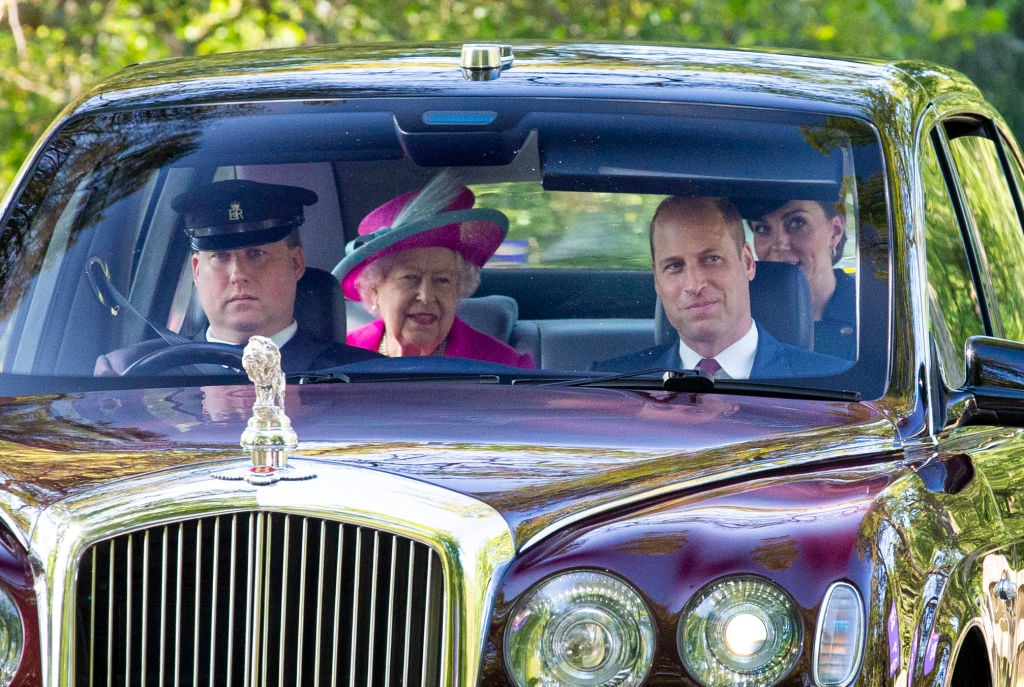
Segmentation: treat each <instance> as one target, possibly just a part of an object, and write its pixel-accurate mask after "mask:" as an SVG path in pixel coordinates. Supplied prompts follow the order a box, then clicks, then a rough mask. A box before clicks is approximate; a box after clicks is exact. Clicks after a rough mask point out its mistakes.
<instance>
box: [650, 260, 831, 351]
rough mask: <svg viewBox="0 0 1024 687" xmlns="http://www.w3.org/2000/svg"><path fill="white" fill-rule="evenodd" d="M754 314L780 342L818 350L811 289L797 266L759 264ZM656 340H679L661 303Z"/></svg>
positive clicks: (752, 289)
mask: <svg viewBox="0 0 1024 687" xmlns="http://www.w3.org/2000/svg"><path fill="white" fill-rule="evenodd" d="M750 314H751V315H752V316H753V318H754V320H755V321H756V322H757V323H758V324H760V325H761V326H762V327H764V328H765V329H767V330H768V333H769V334H771V335H772V336H774V337H775V338H776V339H778V340H779V341H782V342H783V343H788V344H792V345H793V346H797V347H798V348H803V349H805V350H808V351H809V350H812V348H813V347H814V313H813V312H812V310H811V289H810V287H809V286H808V284H807V277H806V276H804V273H803V270H801V269H800V268H799V267H797V266H796V265H790V264H789V263H785V262H765V261H763V260H760V261H758V262H757V270H756V272H755V274H754V278H753V280H751V282H750ZM654 338H655V342H656V343H658V344H662V343H667V342H669V341H675V340H677V339H678V338H679V335H678V333H677V332H676V330H675V328H673V327H672V325H671V324H670V323H669V321H668V318H667V317H665V309H664V307H663V306H662V304H661V299H658V303H657V305H656V306H655V309H654Z"/></svg>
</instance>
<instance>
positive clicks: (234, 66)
mask: <svg viewBox="0 0 1024 687" xmlns="http://www.w3.org/2000/svg"><path fill="white" fill-rule="evenodd" d="M508 46H509V47H510V48H511V50H512V51H513V53H514V59H513V62H512V66H511V67H510V68H508V69H505V70H503V71H501V72H500V76H499V77H498V78H495V79H493V80H489V81H473V80H470V79H467V78H466V77H465V76H464V75H463V71H462V69H461V68H460V54H461V49H462V47H463V46H462V44H455V43H431V44H427V45H407V44H395V43H386V44H376V45H360V46H315V47H303V48H282V49H271V50H261V51H251V52H237V53H224V54H218V55H208V56H200V57H190V58H177V59H168V60H162V61H155V62H148V63H143V64H138V65H134V66H132V67H128V68H126V69H124V70H122V71H121V72H119V73H118V74H116V75H114V76H112V77H110V78H108V79H107V80H106V81H104V82H102V83H100V84H99V85H97V86H96V87H95V88H93V89H92V90H91V91H89V92H88V93H86V94H84V95H83V96H82V97H80V98H79V99H78V101H76V102H75V103H73V104H72V106H71V107H69V108H68V110H69V111H70V110H77V111H78V112H79V113H82V112H90V111H96V110H110V109H124V108H129V109H131V108H137V107H150V106H159V105H195V104H205V103H222V102H237V101H239V100H282V99H284V100H310V99H321V98H329V99H333V98H344V97H372V96H398V95H403V96H409V95H416V96H424V97H429V96H431V95H439V94H444V95H446V96H463V95H464V96H467V97H469V96H474V97H480V96H484V97H516V96H518V97H522V96H531V97H579V98H594V97H599V98H601V99H640V100H667V101H680V102H700V103H722V104H733V105H741V106H751V107H772V106H784V107H788V108H796V109H813V110H815V111H818V112H823V111H824V112H830V113H835V114H847V115H860V116H865V117H868V116H869V115H870V113H871V111H872V110H874V108H875V107H877V105H878V103H879V100H880V99H886V98H887V97H888V96H890V95H893V96H896V97H898V98H900V99H902V100H904V101H906V100H907V99H908V98H910V99H915V100H920V101H921V102H923V103H927V102H930V101H931V100H933V99H934V98H936V97H938V96H939V95H941V94H942V93H943V92H950V91H955V92H958V93H960V94H964V93H969V94H971V95H974V96H976V97H977V98H979V99H981V98H982V96H981V94H980V92H979V91H978V90H977V88H976V87H975V86H974V85H973V84H972V82H971V81H969V80H968V79H967V78H966V77H964V76H963V75H961V74H959V73H958V72H955V71H953V70H950V69H947V68H945V67H941V66H939V65H935V64H930V63H926V62H911V61H899V62H885V61H878V60H868V59H853V58H839V57H831V56H825V55H816V54H807V53H793V52H786V53H783V52H770V51H752V50H734V49H717V48H697V47H681V46H672V45H660V44H638V43H557V42H547V43H537V42H530V43H525V42H518V43H517V42H512V43H509V44H508ZM185 85H187V87H183V86H185ZM917 104H918V105H919V104H920V103H917ZM914 109H917V107H916V106H915V107H914Z"/></svg>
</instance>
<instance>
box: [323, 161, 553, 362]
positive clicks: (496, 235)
mask: <svg viewBox="0 0 1024 687" xmlns="http://www.w3.org/2000/svg"><path fill="white" fill-rule="evenodd" d="M474 201H475V198H474V196H473V192H472V191H470V190H469V189H468V188H466V187H465V186H462V185H460V184H457V183H455V182H454V180H453V179H452V178H451V177H449V176H448V175H447V174H441V175H438V176H437V177H435V178H434V179H433V180H432V181H431V182H430V183H429V184H427V186H425V187H424V188H423V190H422V191H412V192H409V193H406V194H403V195H401V196H399V197H397V198H394V199H392V200H390V201H388V202H387V203H385V204H383V205H381V206H380V207H378V208H377V209H376V210H374V211H373V212H371V213H370V214H368V215H367V216H366V217H365V218H364V219H363V221H362V222H360V223H359V235H360V237H359V238H357V239H355V240H354V241H352V242H350V244H349V246H348V247H347V248H346V251H347V252H348V255H346V257H345V258H344V259H343V260H342V261H341V262H340V263H339V264H338V266H337V267H336V268H335V270H334V275H335V276H336V277H338V278H340V279H341V285H342V289H343V291H344V292H345V296H346V297H348V298H350V299H352V300H357V301H360V302H362V303H363V304H364V305H365V306H366V307H367V308H369V310H370V311H371V312H373V313H376V314H378V315H379V317H378V319H376V320H374V321H373V322H370V323H369V324H367V325H364V326H362V327H359V328H358V329H356V330H353V331H351V332H349V334H348V337H347V341H348V343H349V344H350V345H353V346H359V347H362V348H368V349H370V350H373V351H378V352H379V353H381V354H383V355H386V356H392V357H396V356H424V355H437V356H448V357H453V358H473V359H476V360H487V361H490V362H496V363H502V364H504V365H512V366H515V367H522V368H532V367H533V366H534V364H533V358H531V357H530V355H529V354H525V353H524V354H521V353H519V352H518V351H516V350H515V349H514V348H512V347H511V346H509V345H507V344H505V343H504V342H502V341H498V340H497V339H495V338H494V337H491V336H488V335H487V334H484V333H483V332H479V331H477V330H475V329H473V328H472V327H470V326H469V325H468V324H466V323H465V322H463V321H462V320H460V319H459V318H458V317H456V316H455V308H456V306H457V305H458V303H459V300H461V299H462V298H465V297H467V296H469V295H471V294H472V293H473V292H474V291H475V290H476V288H477V286H479V284H480V268H481V267H482V266H483V265H484V263H486V262H487V260H488V259H489V258H490V257H491V255H493V254H494V251H495V250H497V248H498V246H499V245H500V244H501V242H502V240H503V239H504V238H505V235H506V234H507V232H508V219H507V218H506V217H505V216H504V215H503V214H502V213H500V212H498V211H497V210H489V209H481V208H473V203H474Z"/></svg>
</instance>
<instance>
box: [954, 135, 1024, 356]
mask: <svg viewBox="0 0 1024 687" xmlns="http://www.w3.org/2000/svg"><path fill="white" fill-rule="evenodd" d="M947 133H948V134H949V136H950V138H949V148H950V151H951V152H952V155H953V160H954V162H955V165H956V171H957V177H958V179H959V181H960V185H961V187H962V188H963V192H964V197H965V199H966V202H967V205H968V207H969V209H970V215H971V218H972V219H973V221H974V227H975V229H976V231H977V234H978V239H979V240H980V243H981V246H980V248H981V249H980V250H979V251H978V257H979V261H980V262H981V264H982V266H983V267H984V269H985V271H986V272H987V274H988V275H989V278H990V279H991V285H992V290H993V293H992V296H991V298H990V299H989V300H988V302H987V306H988V310H989V314H990V316H991V318H992V320H993V327H994V328H996V329H995V333H996V334H998V335H1001V336H1005V337H1006V338H1009V339H1015V340H1017V341H1022V340H1024V289H1021V286H1020V273H1019V271H1018V270H1017V268H1016V266H1017V265H1020V264H1022V263H1021V261H1022V260H1024V232H1022V231H1021V224H1020V219H1019V216H1018V214H1017V207H1016V204H1015V202H1014V198H1013V193H1012V191H1011V188H1010V185H1009V180H1008V179H1007V175H1006V172H1005V168H1004V167H1003V165H1002V163H1001V161H1000V157H999V150H998V147H997V144H996V141H995V140H994V139H993V138H991V137H990V136H989V135H988V132H987V130H986V127H984V126H982V125H981V124H980V123H977V122H969V123H967V124H966V125H965V124H962V123H951V124H949V125H947ZM1000 329H1001V331H1000Z"/></svg>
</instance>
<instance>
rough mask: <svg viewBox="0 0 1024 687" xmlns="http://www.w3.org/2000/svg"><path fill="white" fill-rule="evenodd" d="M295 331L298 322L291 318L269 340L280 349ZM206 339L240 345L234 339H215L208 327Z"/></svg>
mask: <svg viewBox="0 0 1024 687" xmlns="http://www.w3.org/2000/svg"><path fill="white" fill-rule="evenodd" d="M297 331H299V323H298V322H296V321H295V320H292V323H291V324H290V325H288V326H287V327H285V328H284V329H282V330H281V331H279V332H277V333H276V334H274V335H273V336H271V337H270V340H271V341H273V342H274V345H275V346H277V347H278V349H281V348H282V347H283V346H284V345H285V344H286V343H288V342H289V341H291V340H292V337H293V336H295V332H297ZM206 340H207V341H209V342H210V343H225V344H231V345H232V346H240V345H241V344H239V343H238V342H236V341H225V340H224V339H216V338H214V337H212V336H210V330H209V328H207V330H206Z"/></svg>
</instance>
